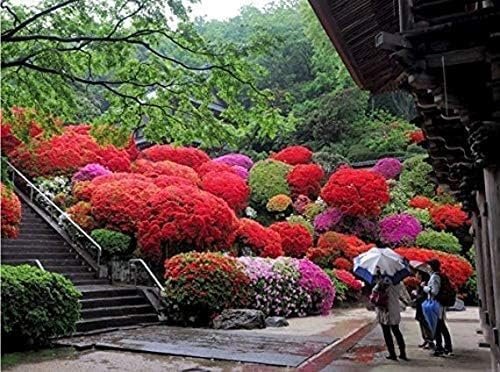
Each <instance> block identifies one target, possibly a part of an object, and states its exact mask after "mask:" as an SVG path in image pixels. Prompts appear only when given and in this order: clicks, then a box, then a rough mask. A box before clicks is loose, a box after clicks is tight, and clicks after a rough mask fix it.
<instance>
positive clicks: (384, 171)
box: [372, 158, 403, 180]
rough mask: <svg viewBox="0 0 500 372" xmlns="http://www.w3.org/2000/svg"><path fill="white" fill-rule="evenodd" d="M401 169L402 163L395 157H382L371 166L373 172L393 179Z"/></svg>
mask: <svg viewBox="0 0 500 372" xmlns="http://www.w3.org/2000/svg"><path fill="white" fill-rule="evenodd" d="M402 170H403V165H402V164H401V162H400V161H399V160H398V159H396V158H383V159H380V160H379V161H377V163H376V164H375V165H374V167H373V168H372V171H373V172H376V173H378V174H380V175H382V176H384V178H385V179H386V180H390V179H394V178H396V177H397V176H399V174H400V173H401V171H402Z"/></svg>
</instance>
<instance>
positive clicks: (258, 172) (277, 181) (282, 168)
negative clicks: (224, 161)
mask: <svg viewBox="0 0 500 372" xmlns="http://www.w3.org/2000/svg"><path fill="white" fill-rule="evenodd" d="M289 170H290V166H289V165H287V164H285V163H282V162H279V161H275V160H263V161H259V162H257V163H255V165H254V166H253V167H252V169H251V170H250V174H249V176H248V184H249V186H250V189H251V200H252V202H253V203H255V204H256V205H257V206H264V205H266V203H267V202H268V200H269V199H271V198H272V197H273V196H275V195H279V194H284V195H290V189H289V187H288V183H287V181H286V175H287V174H288V171H289Z"/></svg>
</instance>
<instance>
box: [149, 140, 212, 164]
mask: <svg viewBox="0 0 500 372" xmlns="http://www.w3.org/2000/svg"><path fill="white" fill-rule="evenodd" d="M140 156H141V157H142V158H144V159H148V160H151V161H153V162H159V161H164V160H169V161H171V162H174V163H177V164H182V165H187V166H188V167H191V168H193V169H198V167H199V166H200V165H202V164H203V163H205V162H207V161H210V157H209V156H208V155H207V154H206V153H205V152H204V151H202V150H200V149H197V148H195V147H173V146H170V145H154V146H152V147H149V148H147V149H145V150H143V151H142V153H141V155H140Z"/></svg>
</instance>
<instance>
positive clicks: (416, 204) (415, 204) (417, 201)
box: [408, 195, 435, 209]
mask: <svg viewBox="0 0 500 372" xmlns="http://www.w3.org/2000/svg"><path fill="white" fill-rule="evenodd" d="M408 205H409V206H410V207H412V208H418V209H429V208H432V207H433V206H434V205H435V204H434V202H433V201H432V200H431V199H429V198H427V197H425V196H421V195H417V196H415V197H413V198H412V199H411V200H410V201H409V203H408Z"/></svg>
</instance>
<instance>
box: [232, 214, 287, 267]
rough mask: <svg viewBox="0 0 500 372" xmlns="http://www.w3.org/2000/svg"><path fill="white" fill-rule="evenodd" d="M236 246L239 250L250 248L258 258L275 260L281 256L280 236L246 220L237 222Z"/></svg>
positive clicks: (255, 222)
mask: <svg viewBox="0 0 500 372" xmlns="http://www.w3.org/2000/svg"><path fill="white" fill-rule="evenodd" d="M236 245H237V246H238V247H239V248H240V249H239V250H240V251H241V249H242V248H243V247H247V248H250V249H251V250H252V252H253V253H254V254H255V255H257V256H260V257H271V258H276V257H278V256H283V254H284V252H283V248H282V247H281V236H280V235H279V234H278V233H277V232H275V231H273V230H271V229H270V228H267V227H264V226H262V225H261V224H260V223H258V222H257V221H254V220H250V219H248V218H242V219H241V220H240V221H239V227H238V230H237V231H236Z"/></svg>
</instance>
